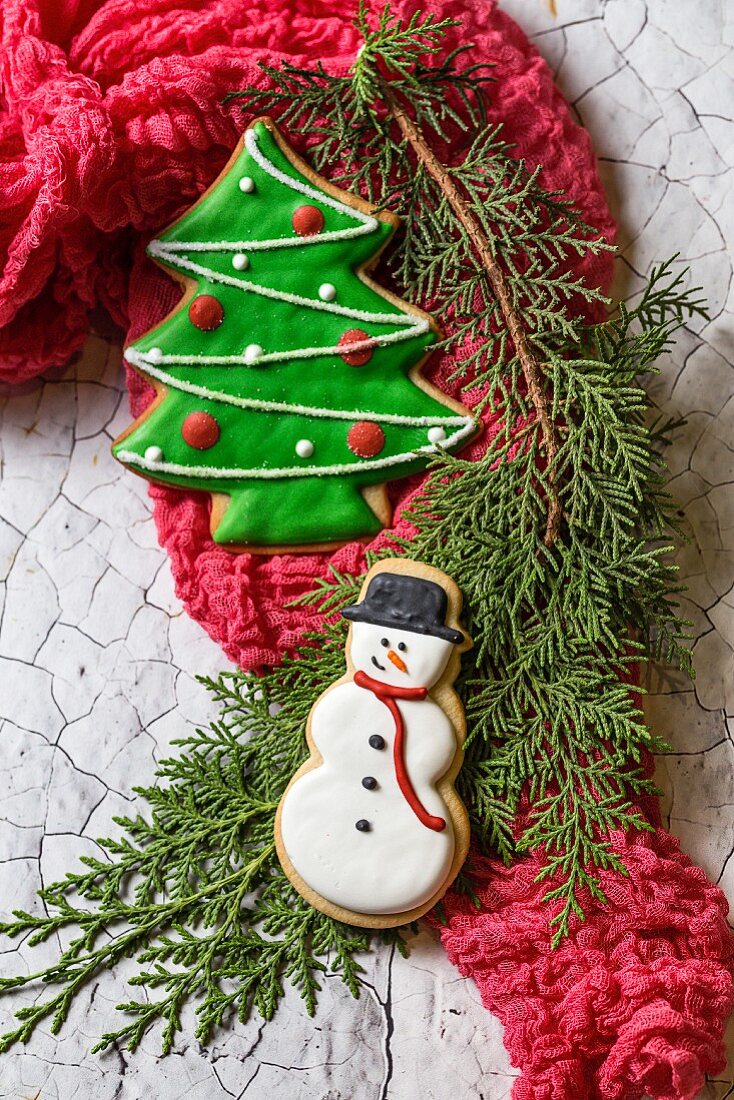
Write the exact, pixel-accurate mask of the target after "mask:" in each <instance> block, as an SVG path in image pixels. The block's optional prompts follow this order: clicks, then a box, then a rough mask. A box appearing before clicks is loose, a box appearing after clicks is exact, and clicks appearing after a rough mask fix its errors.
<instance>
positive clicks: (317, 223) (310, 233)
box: [292, 206, 325, 237]
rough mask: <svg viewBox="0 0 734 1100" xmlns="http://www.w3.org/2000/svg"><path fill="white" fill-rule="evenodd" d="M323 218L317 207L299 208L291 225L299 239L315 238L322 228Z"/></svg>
mask: <svg viewBox="0 0 734 1100" xmlns="http://www.w3.org/2000/svg"><path fill="white" fill-rule="evenodd" d="M324 223H325V218H324V215H323V213H322V211H321V210H319V208H318V206H299V207H298V209H297V210H296V212H295V214H294V215H293V219H292V225H293V228H294V229H295V231H296V233H297V234H298V236H299V237H315V236H316V234H317V233H320V232H321V230H322V229H323V228H324Z"/></svg>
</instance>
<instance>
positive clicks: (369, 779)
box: [362, 775, 377, 791]
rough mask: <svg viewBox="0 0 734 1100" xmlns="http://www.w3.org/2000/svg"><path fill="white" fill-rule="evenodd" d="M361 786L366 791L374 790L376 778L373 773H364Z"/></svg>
mask: <svg viewBox="0 0 734 1100" xmlns="http://www.w3.org/2000/svg"><path fill="white" fill-rule="evenodd" d="M362 786H363V787H365V788H366V789H367V790H368V791H374V789H375V787H376V786H377V780H376V779H375V777H374V775H366V776H365V777H364V779H363V780H362Z"/></svg>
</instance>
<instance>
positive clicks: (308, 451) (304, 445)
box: [296, 439, 314, 458]
mask: <svg viewBox="0 0 734 1100" xmlns="http://www.w3.org/2000/svg"><path fill="white" fill-rule="evenodd" d="M313 452H314V445H313V443H312V442H311V440H310V439H299V440H298V442H297V443H296V454H297V455H298V457H299V458H310V457H311V455H312V454H313Z"/></svg>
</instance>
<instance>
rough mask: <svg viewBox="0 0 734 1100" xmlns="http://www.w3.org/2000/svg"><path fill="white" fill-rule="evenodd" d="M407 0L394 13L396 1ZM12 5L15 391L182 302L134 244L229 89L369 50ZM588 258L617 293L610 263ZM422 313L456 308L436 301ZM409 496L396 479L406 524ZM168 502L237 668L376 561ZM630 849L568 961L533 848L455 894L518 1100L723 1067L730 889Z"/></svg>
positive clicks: (246, 25)
mask: <svg viewBox="0 0 734 1100" xmlns="http://www.w3.org/2000/svg"><path fill="white" fill-rule="evenodd" d="M415 6H416V5H415V4H413V3H410V2H409V0H397V2H396V3H395V4H394V7H395V9H396V10H397V11H398V12H400V13H403V14H405V13H406V12H411V11H412V10H414V8H415ZM420 6H421V7H422V8H423V9H424V10H425V9H429V10H433V11H435V12H436V13H438V14H440V15H452V16H458V17H460V18H461V19H462V20H463V21H464V27H463V29H462V30H461V31H460V32H459V31H457V32H456V35H455V41H457V42H458V41H459V35H460V36H461V40H462V41H471V42H473V43H475V44H476V46H475V51H474V55H473V57H472V60H475V59H476V60H485V61H491V62H492V63H493V64H494V65H495V66H496V68H495V71H494V75H495V78H496V84H495V86H494V88H493V92H492V98H493V104H494V112H495V115H496V117H497V118H498V119H500V120H502V121H503V123H504V125H505V133H506V135H507V136H508V137H509V138H511V139H512V140H514V141H515V142H517V146H518V152H519V154H521V155H523V156H525V157H527V159H528V160H529V162H530V163H531V164H536V163H543V164H544V166H545V167H544V182H545V184H546V186H548V187H550V188H561V189H564V190H566V191H567V193H568V194H569V195H570V196H571V197H572V198H573V199H574V200H575V201H576V203H577V204H578V205H579V206H580V207H581V208H582V210H583V212H584V214H585V216H586V218H587V220H589V221H590V222H591V223H592V224H594V225H596V226H598V227H599V229H600V230H601V231H602V232H604V233H605V234H607V235H608V236H610V235H611V233H612V223H611V218H610V216H609V212H608V210H607V207H606V204H605V202H604V198H603V194H602V191H601V188H600V185H599V181H598V178H597V175H596V169H595V163H594V158H593V153H592V151H591V148H590V145H589V141H588V138H587V136H586V135H585V134H584V133H583V131H581V130H580V129H579V128H578V127H577V126H576V125H575V124H574V123H573V121H572V119H571V117H570V114H569V112H568V109H567V107H566V106H565V104H564V103H563V101H562V99H561V97H560V96H559V95H558V93H557V92H556V90H555V89H554V87H553V84H552V81H551V78H550V74H549V73H548V70H547V68H546V66H545V65H544V63H543V62H542V61H541V59H540V58H539V57H538V55H537V54H536V52H535V51H534V49H533V48H532V47H531V46H530V45H529V44H528V42H527V41H526V39H525V38H524V36H523V35H522V33H521V32H520V31H519V29H518V28H517V27H516V26H515V24H514V23H512V21H511V20H509V19H508V18H506V17H505V16H504V15H503V14H502V13H501V12H499V11H498V10H497V8H496V6H495V3H494V2H493V0H433V2H430V3H425V4H421V5H420ZM335 9H337V10H335ZM0 11H2V19H3V25H2V31H3V51H2V56H1V57H0V65H1V66H2V70H1V73H2V81H3V98H2V100H1V101H0V103H1V105H0V259H1V260H2V267H3V273H2V277H1V278H0V378H4V379H6V380H11V381H18V380H22V379H26V378H29V377H31V376H32V375H33V374H35V373H38V372H39V371H40V370H42V369H44V368H45V367H48V366H51V365H60V364H63V363H64V362H65V361H66V360H67V359H68V356H69V354H70V352H72V351H73V350H74V349H76V348H78V347H79V346H80V344H81V343H82V341H83V339H84V336H85V334H86V331H87V324H88V321H87V314H88V311H89V309H90V308H91V307H93V306H95V305H98V304H101V305H103V306H105V307H106V308H107V309H108V310H109V311H110V312H111V313H112V315H113V316H114V317H115V318H116V319H117V320H118V321H119V322H120V323H123V324H126V325H129V329H130V337H131V338H134V337H135V336H136V335H138V334H140V333H141V332H142V331H144V330H145V329H146V328H148V327H150V326H151V325H152V324H154V323H155V322H156V321H157V320H158V319H160V317H162V316H163V315H164V314H165V313H166V312H167V311H168V309H169V308H170V307H171V306H172V305H173V304H174V303H175V301H176V298H177V296H178V291H177V290H176V288H175V285H174V284H173V283H171V282H170V281H169V280H168V279H167V278H166V277H165V276H163V275H161V274H160V273H159V272H158V271H156V270H155V269H154V268H153V267H152V265H150V264H149V263H148V261H147V260H145V258H144V255H143V248H142V245H141V244H140V243H136V241H137V234H138V233H140V234H142V235H143V236H145V235H148V236H149V235H151V234H152V233H153V232H155V231H157V230H160V229H161V228H162V227H163V226H164V225H166V224H167V223H168V222H169V221H171V220H172V219H173V218H174V217H175V216H177V215H178V214H179V213H180V212H181V211H182V210H183V209H184V208H185V207H187V206H189V205H190V204H191V203H192V201H193V200H194V199H195V198H196V197H197V196H198V195H199V194H200V193H201V191H202V190H203V189H204V188H205V187H206V186H207V185H208V184H209V183H210V182H211V181H212V179H213V178H214V177H215V176H216V174H217V173H218V171H219V169H220V168H221V167H222V166H223V164H224V163H225V161H226V159H227V157H228V155H229V153H230V151H231V148H232V146H233V145H234V143H235V140H236V137H237V134H238V131H239V129H240V128H241V117H240V115H239V112H238V111H237V110H236V109H235V108H232V109H231V110H230V111H226V110H225V109H223V108H222V107H221V106H220V104H221V100H222V97H223V96H224V95H225V94H226V93H227V92H229V91H231V90H233V89H236V88H239V87H242V86H243V85H244V84H246V83H261V81H262V79H263V78H262V75H261V74H260V72H259V70H258V69H257V67H256V63H257V62H258V61H260V60H266V61H269V62H272V63H277V62H278V61H279V60H280V58H281V57H283V56H284V55H285V56H286V57H287V58H288V59H289V60H290V61H292V62H294V63H295V64H302V63H305V64H311V63H313V62H314V61H315V60H317V59H321V60H323V62H324V64H325V65H326V67H327V68H328V69H329V70H330V71H332V72H342V71H345V70H346V69H347V67H348V66H349V65H350V63H351V62H352V60H353V57H354V54H355V51H356V48H357V46H358V42H357V37H356V33H355V31H354V29H353V28H352V26H351V17H352V14H353V12H352V11H350V10H346V11H345V10H342V9H340V8H339V6H338V5H333V4H331V3H330V2H329V0H248V2H247V3H243V2H242V0H0ZM300 151H302V152H306V153H307V146H306V147H305V148H303V147H302V148H301V150H300ZM131 265H132V277H131V278H130V280H129V271H130V267H131ZM577 269H578V270H583V271H584V273H585V274H586V276H587V277H588V278H589V279H590V280H591V281H592V282H595V283H597V284H599V285H606V284H607V283H608V280H609V277H610V261H609V260H608V259H601V260H598V261H593V260H590V261H587V262H586V263H584V264H580V265H578V268H577ZM426 305H427V308H429V309H434V310H435V312H436V313H437V314H441V308H440V302H434V303H426ZM441 320H442V322H443V323H444V324H446V323H447V322H448V324H449V325H450V318H446V317H445V315H442V316H441ZM452 365H453V363H452V360H451V359H449V358H447V357H444V359H443V360H439V359H438V358H437V357H435V356H434V362H433V365H432V367H431V373H430V377H431V378H432V380H433V381H435V382H437V383H438V384H439V385H442V386H443V388H445V389H447V390H449V391H451V386H450V385H449V383H448V376H449V374H450V372H451V369H452ZM129 381H130V389H131V401H132V404H133V407H134V409H135V410H136V411H139V410H140V409H142V408H143V407H144V405H145V402H146V401H147V399H148V394H147V393H146V390H145V387H144V385H143V384H142V382H141V380H140V378H139V376H137V375H135V374H134V373H132V372H131V374H130V378H129ZM490 427H491V426H490ZM481 445H482V444H481V441H480V442H479V443H478V444H477V450H479V449H481ZM415 488H416V482H415V481H413V482H412V483H408V484H402V485H398V486H395V487H393V488H392V490H391V495H392V501H393V505H394V507H395V509H396V516H397V521H396V528H397V530H398V531H399V532H400V533H401V534H405V533H407V532H408V531H409V528H408V527H407V525H406V524H405V522H404V521H402V520H401V519H400V511H401V508H402V507H403V506H404V505H405V503H406V502H407V501H408V500H409V499H410V495H411V493H412V492H414V491H415ZM152 496H153V498H154V509H155V518H156V523H157V525H158V530H159V535H160V538H161V541H162V543H163V545H165V546H166V548H167V549H168V552H169V554H170V556H171V562H172V567H173V571H174V576H175V578H176V584H177V589H178V592H179V595H180V596H181V598H182V599H183V600H184V602H185V604H186V606H187V608H188V610H189V612H190V613H191V614H192V615H193V617H194V618H196V619H197V620H198V621H199V622H201V623H202V625H203V626H204V627H205V628H206V629H207V630H208V631H209V633H210V634H211V635H212V637H214V638H215V639H217V640H218V641H219V642H220V643H221V644H222V646H223V648H224V649H225V651H226V652H227V653H228V655H229V656H230V657H232V658H233V659H234V660H236V661H238V662H239V663H240V664H241V665H243V666H254V665H258V664H261V663H264V662H267V663H270V662H274V661H277V660H278V658H279V657H280V654H281V653H282V651H283V648H284V647H287V646H290V645H292V644H293V643H294V642H295V641H296V640H297V639H298V638H299V636H300V634H301V633H302V631H303V629H304V627H305V626H307V625H308V624H309V621H310V620H309V618H308V616H307V613H306V612H304V611H303V610H302V609H299V610H294V609H288V608H287V607H286V606H285V605H286V604H287V602H288V601H289V600H290V599H291V598H292V597H293V596H295V595H298V594H300V593H302V592H303V591H304V590H305V589H307V588H311V587H312V585H313V581H314V578H315V577H317V576H320V575H323V574H324V573H325V571H326V568H327V565H328V562H329V561H330V560H331V561H333V562H334V564H336V565H337V566H338V567H339V568H341V569H347V570H350V569H359V568H360V567H361V565H362V562H363V559H364V547H363V546H361V545H351V546H348V547H345V548H344V549H342V550H340V551H339V552H338V553H336V554H333V555H325V554H321V555H283V556H279V557H274V558H268V557H256V556H251V555H247V554H241V555H232V554H229V553H227V552H226V551H225V550H222V549H221V548H217V547H215V546H214V545H213V543H212V541H211V539H210V538H209V524H208V504H207V501H206V499H205V498H203V497H202V496H200V495H197V494H186V493H182V492H176V491H172V490H167V489H162V488H155V489H153V490H152ZM379 542H380V540H377V543H376V544H377V545H379ZM647 810H648V812H649V813H650V814H651V815H652V814H654V812H655V811H654V808H653V807H650V806H648V807H647ZM615 844H616V846H617V849H618V850H619V852H620V853H621V854H622V856H623V858H624V860H625V862H626V864H627V866H628V867H629V869H630V876H629V878H627V879H622V878H619V877H618V876H613V875H604V876H603V877H604V886H605V889H606V890H607V893H608V894H609V897H610V899H611V902H610V905H609V906H607V907H602V906H600V905H598V904H596V903H593V902H592V901H589V902H588V905H587V910H588V914H589V916H588V920H587V921H586V923H585V924H579V925H578V926H575V927H574V929H573V932H572V935H571V937H570V939H569V940H568V941H567V942H566V943H565V944H564V945H563V946H562V948H561V949H560V950H558V951H555V952H552V951H551V950H550V944H549V929H548V917H549V913H548V911H547V906H545V905H544V904H543V902H542V896H543V893H544V892H545V889H546V887H544V886H540V885H538V884H536V883H535V881H534V880H535V877H536V875H537V872H538V870H539V868H540V866H541V857H540V856H534V857H530V858H527V859H525V860H521V861H518V862H517V863H516V864H514V865H513V867H512V868H510V869H506V868H504V867H502V866H500V865H498V864H497V863H496V862H494V861H491V860H483V859H477V860H476V861H475V868H476V870H477V875H478V880H479V896H480V898H481V901H482V908H481V910H480V911H479V912H477V911H476V910H475V909H473V908H470V907H468V906H467V905H466V903H465V902H464V901H462V900H461V899H458V898H456V897H454V896H453V895H449V896H448V897H447V899H446V901H445V909H446V913H447V915H448V925H447V926H446V927H445V928H444V929H443V930H442V932H441V935H442V939H443V942H444V945H445V947H446V950H447V952H448V953H449V956H450V957H451V958H452V960H454V962H455V963H456V964H457V966H458V967H459V968H460V970H461V971H462V972H463V973H464V974H466V975H467V976H471V977H473V978H474V979H475V980H476V982H477V984H478V986H479V988H480V990H481V993H482V997H483V1000H484V1003H485V1004H486V1005H487V1007H488V1008H490V1009H491V1010H492V1011H494V1012H495V1013H496V1014H497V1015H498V1016H499V1018H500V1019H501V1020H502V1021H503V1023H504V1025H505V1042H506V1045H507V1048H508V1050H509V1052H510V1056H511V1058H512V1060H513V1062H514V1063H515V1064H516V1065H518V1066H520V1067H521V1069H522V1070H523V1076H522V1077H521V1078H520V1079H519V1081H518V1083H517V1084H516V1085H515V1088H514V1089H513V1096H514V1098H515V1100H520V1098H521V1100H531V1098H532V1100H592V1098H593V1100H597V1098H598V1100H635V1098H638V1097H641V1096H642V1095H643V1094H644V1093H648V1094H649V1095H650V1096H653V1097H656V1098H658V1097H659V1098H666V1100H684V1098H686V1100H690V1098H692V1097H693V1096H695V1094H696V1092H697V1090H698V1089H699V1088H700V1085H701V1083H702V1074H703V1073H704V1072H705V1071H708V1070H711V1071H715V1070H717V1069H719V1068H720V1067H721V1065H722V1064H723V1053H722V1045H721V1032H722V1028H723V1022H724V1020H725V1018H726V1016H727V1015H728V1013H729V1011H730V1009H731V1005H732V982H731V976H730V971H731V968H732V944H731V938H730V935H729V931H728V928H727V925H726V920H725V915H726V904H725V901H724V898H723V895H722V894H721V893H720V892H719V891H718V890H717V889H716V888H715V887H713V886H711V885H710V884H709V883H708V882H707V881H706V878H705V876H704V875H703V872H701V871H699V870H698V869H696V868H693V867H692V866H691V864H690V862H689V861H688V860H687V859H686V858H685V857H684V856H683V855H682V854H681V853H680V851H679V849H678V844H677V841H675V840H674V839H673V838H671V837H670V836H668V835H667V834H666V833H665V832H664V831H663V830H661V829H658V830H657V831H656V832H655V833H654V834H652V835H650V836H644V837H642V838H636V839H631V838H629V837H626V836H623V835H621V834H620V835H619V836H617V837H615Z"/></svg>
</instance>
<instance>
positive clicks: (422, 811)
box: [354, 672, 446, 833]
mask: <svg viewBox="0 0 734 1100" xmlns="http://www.w3.org/2000/svg"><path fill="white" fill-rule="evenodd" d="M354 682H355V684H356V685H357V687H361V688H366V689H367V691H371V692H372V694H373V695H376V696H377V698H378V699H379V700H380V702H381V703H384V704H385V706H386V707H387V709H388V710H389V711H390V714H391V715H392V718H393V722H394V723H395V742H394V744H393V763H394V764H395V777H396V779H397V781H398V786H399V787H400V790H401V791H402V792H403V797H404V798H405V801H406V802H407V803H408V805H409V806H410V808H411V810H412V811H413V813H414V814H415V816H416V817H417V818H418V820H419V821H420V822H421V824H422V825H425V827H426V828H427V829H434V830H435V831H436V832H437V833H440V832H441V831H442V830H443V829H445V828H446V822H445V821H444V819H443V818H442V817H434V816H433V814H429V813H428V811H427V810H426V808H425V806H424V805H423V803H422V802H421V800H420V799H419V798H418V795H417V794H416V793H415V791H414V790H413V784H412V783H411V782H410V777H409V775H408V770H407V768H406V767H405V724H404V723H403V716H402V714H401V713H400V708H399V707H398V704H397V703H396V702H395V700H396V699H425V697H426V696H427V695H428V688H401V687H392V685H391V684H383V683H381V681H380V680H373V679H372V677H371V676H368V675H367V673H366V672H355V674H354Z"/></svg>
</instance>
